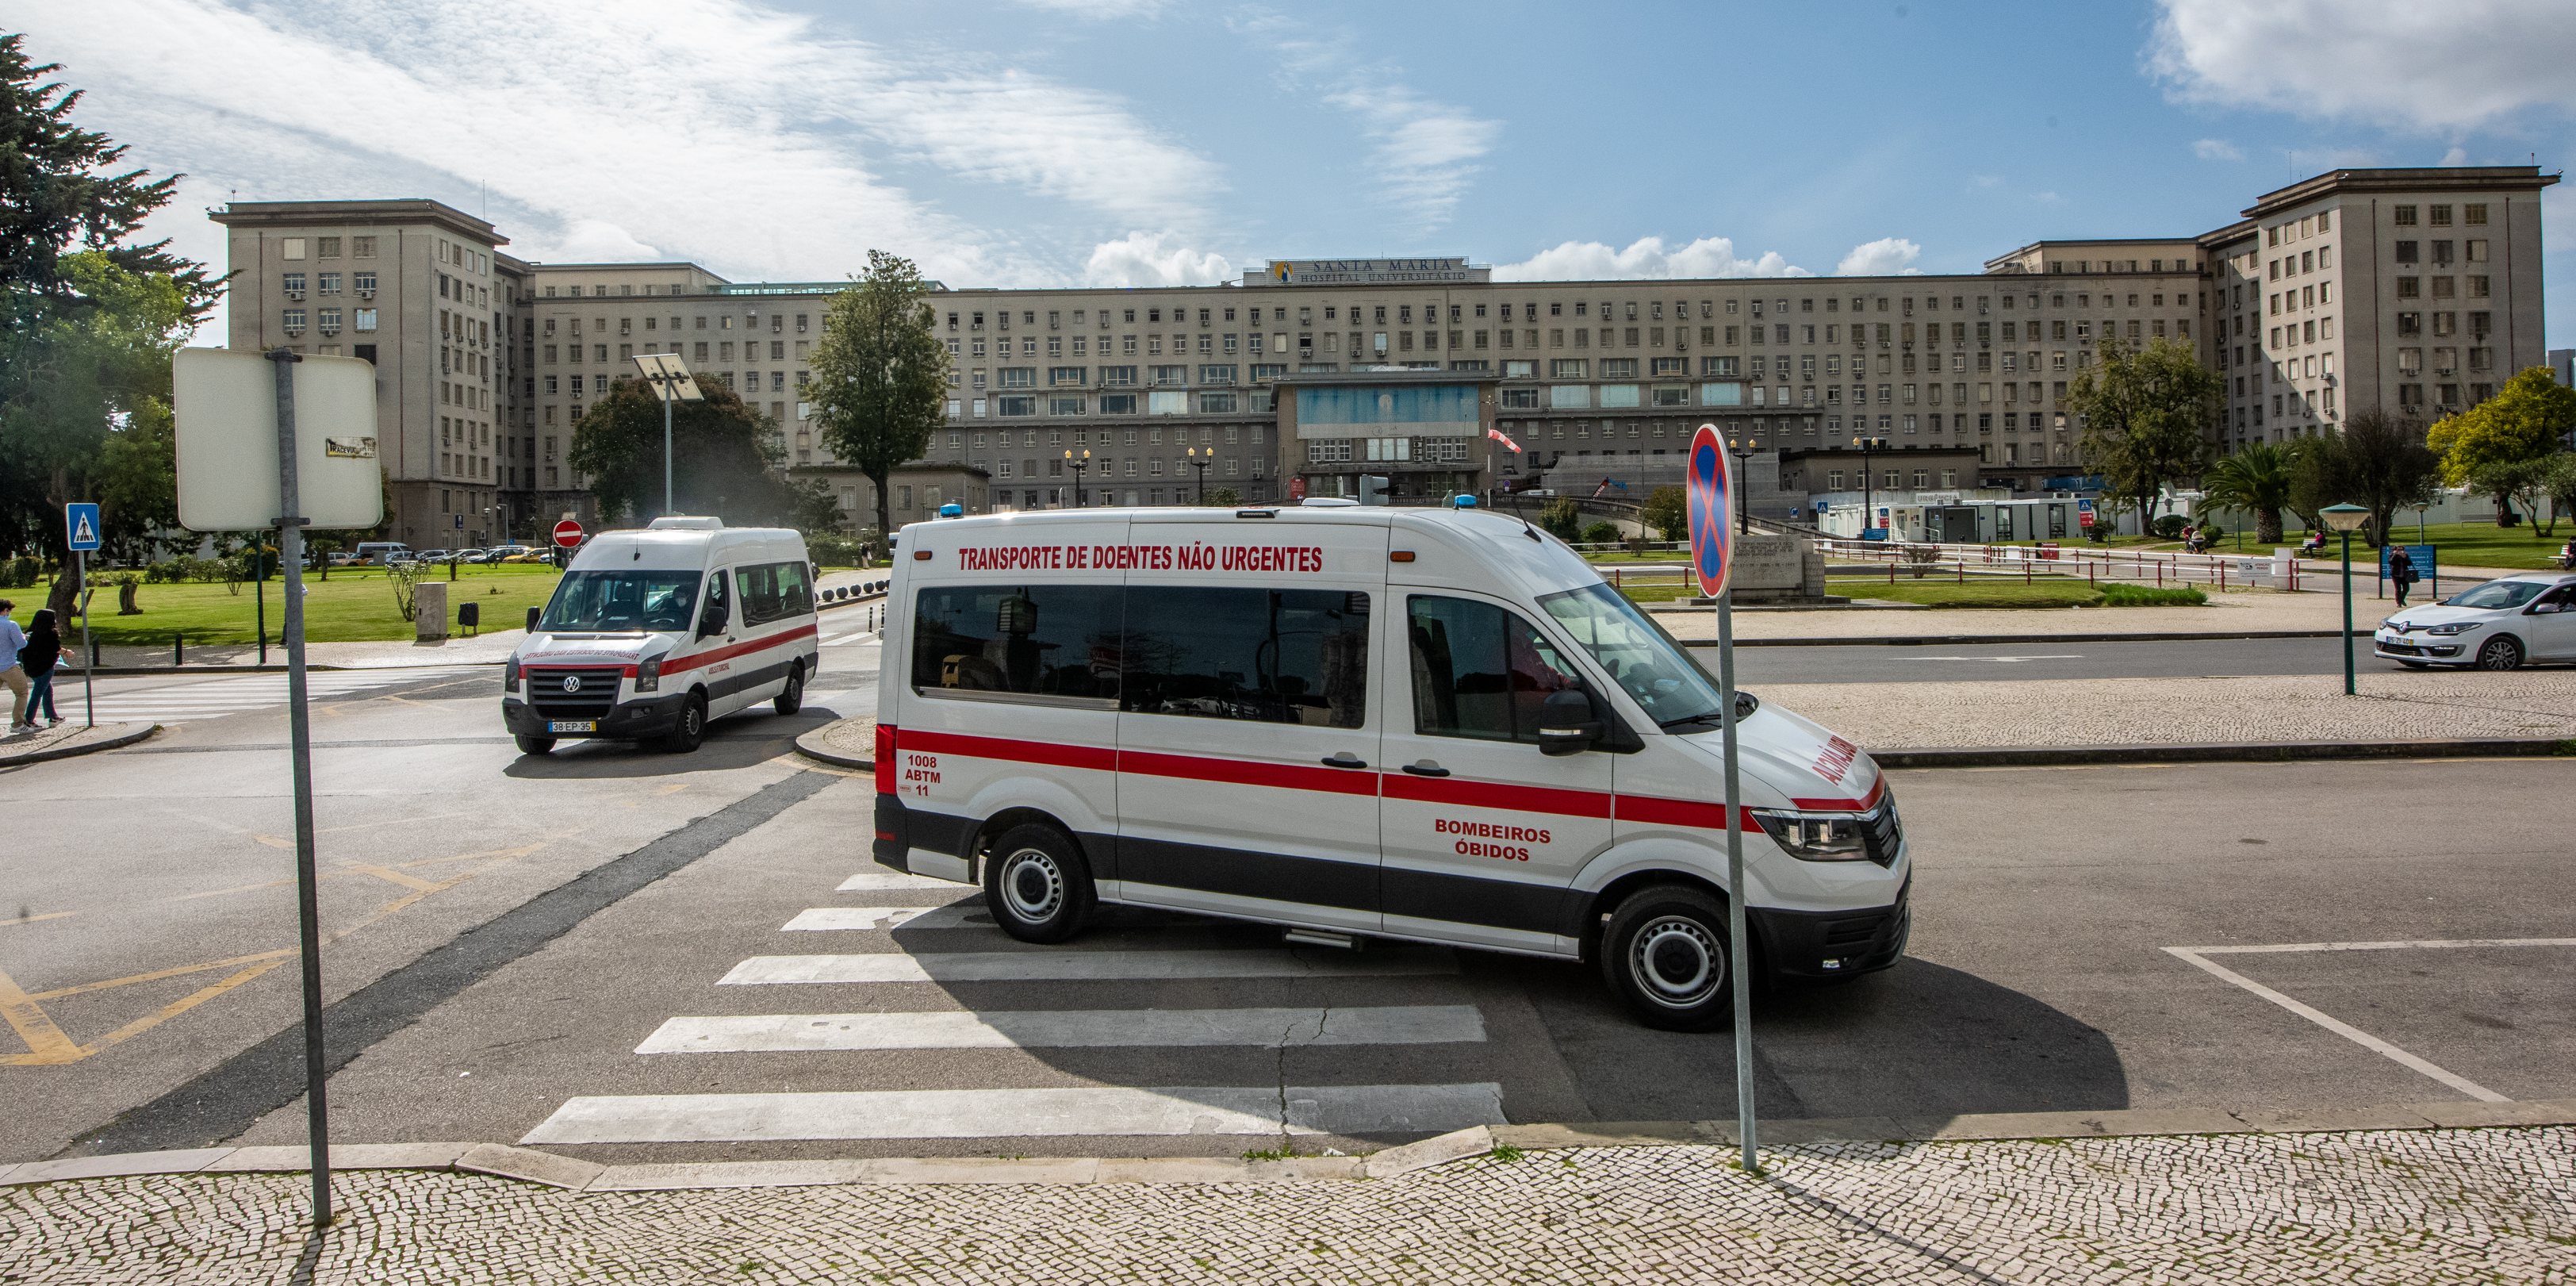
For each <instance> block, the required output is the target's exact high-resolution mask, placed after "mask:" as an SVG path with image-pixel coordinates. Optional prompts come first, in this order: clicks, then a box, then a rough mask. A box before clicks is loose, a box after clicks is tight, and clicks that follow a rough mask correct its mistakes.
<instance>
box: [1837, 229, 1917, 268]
mask: <svg viewBox="0 0 2576 1286" xmlns="http://www.w3.org/2000/svg"><path fill="white" fill-rule="evenodd" d="M1922 255H1923V247H1921V246H1918V245H1916V244H1914V243H1913V242H1911V241H1908V240H1906V239H1905V238H1903V237H1880V238H1879V239H1878V240H1876V241H1864V242H1862V243H1860V244H1859V245H1856V246H1853V247H1852V248H1851V253H1850V254H1847V255H1844V256H1843V261H1842V262H1841V263H1838V264H1835V265H1834V275H1835V276H1837V277H1900V276H1903V277H1910V276H1914V275H1917V274H1919V273H1921V272H1922V271H1923V270H1922V269H1920V268H1917V267H1914V266H1913V264H1914V261H1915V260H1916V259H1918V258H1921V257H1922Z"/></svg>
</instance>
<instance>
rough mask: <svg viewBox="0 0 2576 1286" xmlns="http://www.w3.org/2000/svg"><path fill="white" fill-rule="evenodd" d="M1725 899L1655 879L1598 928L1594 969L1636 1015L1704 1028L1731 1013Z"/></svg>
mask: <svg viewBox="0 0 2576 1286" xmlns="http://www.w3.org/2000/svg"><path fill="white" fill-rule="evenodd" d="M1728 958H1729V957H1728V954H1727V937H1726V904H1725V903H1723V902H1720V901H1718V900H1717V899H1716V898H1714V897H1711V896H1709V895H1708V894H1706V893H1703V892H1700V891H1699V890H1697V889H1692V888H1685V887H1682V886H1680V885H1672V884H1666V885H1658V886H1656V887H1653V888H1648V889H1640V890H1638V891H1637V892H1635V893H1632V894H1630V895H1628V897H1627V899H1626V900H1625V901H1622V902H1621V903H1620V904H1619V906H1618V909H1617V910H1614V911H1612V912H1611V913H1610V923H1609V925H1608V926H1607V927H1605V928H1604V929H1603V930H1602V933H1601V973H1602V977H1603V979H1604V980H1605V981H1607V982H1608V983H1609V984H1610V989H1611V990H1612V991H1615V992H1617V993H1619V998H1620V999H1622V1000H1625V1001H1627V1002H1628V1008H1629V1010H1630V1011H1631V1012H1633V1013H1635V1014H1636V1016H1637V1019H1638V1021H1640V1022H1643V1023H1645V1024H1646V1025H1647V1026H1649V1027H1659V1028H1662V1029H1663V1030H1665V1031H1708V1030H1710V1029H1712V1028H1715V1027H1717V1026H1719V1025H1721V1024H1723V1023H1725V1022H1726V1020H1727V1018H1728V1016H1729V1014H1730V1013H1731V1012H1732V1000H1733V996H1732V992H1733V987H1732V984H1731V980H1730V978H1729V976H1728V973H1727V961H1728Z"/></svg>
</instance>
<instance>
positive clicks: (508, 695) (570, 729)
mask: <svg viewBox="0 0 2576 1286" xmlns="http://www.w3.org/2000/svg"><path fill="white" fill-rule="evenodd" d="M814 621H815V617H814V580H813V566H812V564H811V563H810V562H809V561H808V560H807V558H806V556H805V538H804V537H802V536H799V535H797V534H796V533H795V532H793V531H788V530H785V529H781V528H766V527H735V528H728V527H726V526H725V525H724V523H723V522H722V521H721V520H719V519H715V518H685V517H665V518H656V519H654V520H653V521H652V523H651V524H650V525H648V526H647V527H645V529H644V530H642V531H607V532H601V533H600V534H599V535H597V536H594V537H592V538H591V539H590V540H589V542H588V543H586V544H584V545H583V546H582V547H581V550H580V552H579V553H576V554H574V555H573V559H572V566H571V567H570V568H569V569H567V570H566V571H565V572H564V577H563V580H562V581H561V582H560V583H558V584H557V585H556V586H555V592H554V597H553V598H552V599H550V600H549V601H548V602H547V603H546V607H545V611H544V612H543V613H542V614H541V615H540V616H539V617H538V619H537V620H536V621H534V622H533V623H532V624H530V626H529V627H528V637H527V638H526V639H524V640H522V641H521V642H520V644H519V646H518V648H517V649H516V650H514V651H512V652H511V653H510V661H509V664H508V666H507V667H506V668H505V669H504V670H503V695H502V697H501V721H502V723H503V724H504V725H506V726H507V727H508V728H509V730H510V734H511V735H512V736H513V737H514V738H516V739H517V741H518V743H519V749H520V751H521V752H522V753H525V754H531V755H542V754H545V753H546V752H548V751H550V750H552V749H554V747H555V742H556V741H557V740H558V739H560V738H564V737H612V738H625V739H629V740H645V739H651V740H655V741H658V742H659V743H660V744H661V746H662V748H664V749H666V750H674V751H690V750H695V749H697V748H698V743H699V742H700V741H701V740H702V739H703V738H704V737H705V736H706V731H707V725H708V724H709V723H711V722H713V721H715V720H717V719H721V718H723V717H724V716H726V715H728V714H732V713H733V712H735V711H737V710H741V709H744V708H745V707H748V706H752V705H757V704H759V703H760V702H763V701H767V702H769V703H770V704H771V705H772V706H773V707H774V708H776V710H777V711H778V713H780V714H794V713H796V710H797V707H798V706H799V705H801V704H803V702H804V700H805V684H806V682H807V681H809V680H811V679H812V678H813V677H814V670H815V667H816V666H817V665H818V664H819V663H820V662H821V659H822V651H821V648H820V646H819V644H818V641H817V639H816V634H815V628H814Z"/></svg>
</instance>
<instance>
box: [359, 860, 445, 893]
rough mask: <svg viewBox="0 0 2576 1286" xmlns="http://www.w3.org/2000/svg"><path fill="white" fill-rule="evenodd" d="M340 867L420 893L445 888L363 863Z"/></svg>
mask: <svg viewBox="0 0 2576 1286" xmlns="http://www.w3.org/2000/svg"><path fill="white" fill-rule="evenodd" d="M340 866H341V869H343V870H349V871H355V872H357V873H358V874H360V875H372V876H374V877H376V878H377V879H380V880H383V881H384V882H385V883H387V884H398V885H401V886H402V887H404V888H407V889H412V890H416V891H418V892H422V893H435V892H437V891H438V890H440V889H443V888H446V887H447V886H446V885H444V884H435V883H432V882H430V881H428V880H424V879H422V878H420V877H419V876H417V875H405V874H403V873H402V872H400V871H397V870H394V869H393V868H391V867H385V866H373V865H370V864H368V863H365V862H342V863H341V864H340Z"/></svg>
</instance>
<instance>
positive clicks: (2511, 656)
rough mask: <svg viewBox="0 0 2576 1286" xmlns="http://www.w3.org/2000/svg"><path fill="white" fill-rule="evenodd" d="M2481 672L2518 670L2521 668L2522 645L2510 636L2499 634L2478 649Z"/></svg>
mask: <svg viewBox="0 0 2576 1286" xmlns="http://www.w3.org/2000/svg"><path fill="white" fill-rule="evenodd" d="M2478 668H2479V669H2481V670H2518V669H2521V668H2522V644H2521V643H2519V642H2517V641H2515V639H2514V637H2513V636H2512V635H2510V634H2499V635H2496V636H2495V637H2494V638H2491V639H2488V640H2487V641H2486V642H2485V643H2483V644H2480V645H2479V647H2478Z"/></svg>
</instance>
